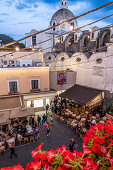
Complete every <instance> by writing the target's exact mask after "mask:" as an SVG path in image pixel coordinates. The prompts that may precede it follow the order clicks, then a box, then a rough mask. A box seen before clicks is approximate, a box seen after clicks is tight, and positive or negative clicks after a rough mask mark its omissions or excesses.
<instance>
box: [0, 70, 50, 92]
mask: <svg viewBox="0 0 113 170" xmlns="http://www.w3.org/2000/svg"><path fill="white" fill-rule="evenodd" d="M31 79H40V90H41V91H49V68H47V67H46V68H44V67H43V68H30V67H28V68H8V69H6V68H3V69H0V95H7V94H8V81H11V80H17V81H18V87H19V92H20V93H29V92H30V80H31Z"/></svg>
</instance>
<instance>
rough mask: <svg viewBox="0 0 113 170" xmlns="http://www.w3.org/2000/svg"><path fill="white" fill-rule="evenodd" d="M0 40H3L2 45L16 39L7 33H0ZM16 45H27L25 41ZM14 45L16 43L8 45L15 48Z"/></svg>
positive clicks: (22, 46)
mask: <svg viewBox="0 0 113 170" xmlns="http://www.w3.org/2000/svg"><path fill="white" fill-rule="evenodd" d="M0 40H2V45H5V44H8V43H11V42H13V41H15V40H14V39H13V38H12V37H10V36H8V35H5V34H0ZM16 45H19V47H20V48H25V45H24V44H23V43H18V44H16ZM14 47H15V44H14V45H11V46H8V48H14Z"/></svg>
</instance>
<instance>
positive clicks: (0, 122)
mask: <svg viewBox="0 0 113 170" xmlns="http://www.w3.org/2000/svg"><path fill="white" fill-rule="evenodd" d="M9 123H11V121H10V120H9V119H8V118H6V117H4V116H0V126H1V125H6V124H9Z"/></svg>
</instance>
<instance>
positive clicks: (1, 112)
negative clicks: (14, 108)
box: [0, 110, 11, 119]
mask: <svg viewBox="0 0 113 170" xmlns="http://www.w3.org/2000/svg"><path fill="white" fill-rule="evenodd" d="M10 114H11V110H3V111H0V116H3V117H6V118H7V119H9V118H10Z"/></svg>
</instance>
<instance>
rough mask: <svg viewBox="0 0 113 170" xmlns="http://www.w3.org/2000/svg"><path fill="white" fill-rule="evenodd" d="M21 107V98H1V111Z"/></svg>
mask: <svg viewBox="0 0 113 170" xmlns="http://www.w3.org/2000/svg"><path fill="white" fill-rule="evenodd" d="M19 106H21V103H20V97H19V96H9V97H8V96H7V97H0V110H4V109H11V108H15V107H19Z"/></svg>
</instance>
